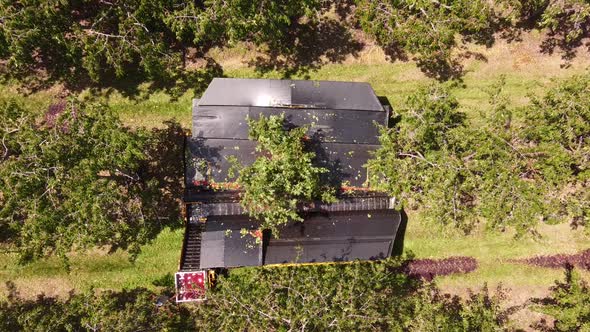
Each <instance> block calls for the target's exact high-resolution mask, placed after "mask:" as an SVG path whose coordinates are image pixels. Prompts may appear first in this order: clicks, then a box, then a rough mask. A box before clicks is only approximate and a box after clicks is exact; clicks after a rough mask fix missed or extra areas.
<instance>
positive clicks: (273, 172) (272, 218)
mask: <svg viewBox="0 0 590 332" xmlns="http://www.w3.org/2000/svg"><path fill="white" fill-rule="evenodd" d="M248 126H249V134H248V136H249V138H250V139H252V140H254V141H256V142H257V146H256V152H257V153H258V157H257V158H256V160H255V161H254V163H253V164H252V165H248V166H245V167H240V165H239V163H238V161H237V160H235V159H234V160H232V163H233V165H235V166H236V167H237V171H238V172H239V175H238V178H237V183H238V184H239V185H240V187H241V188H242V190H243V192H242V193H241V197H240V198H241V201H240V204H242V206H243V207H244V208H245V209H246V211H248V214H249V215H250V216H252V217H254V218H256V219H260V220H261V222H262V223H261V228H263V229H264V228H268V229H270V230H271V231H273V233H274V234H275V235H277V234H278V232H277V228H276V227H277V226H278V225H282V224H285V223H287V222H289V221H303V218H302V217H301V216H300V215H299V213H298V208H300V207H301V206H302V205H303V204H305V203H308V202H311V201H313V200H321V201H323V202H334V201H335V200H336V196H335V194H336V189H335V188H333V187H331V186H329V185H328V184H327V183H326V182H325V181H322V177H321V175H322V174H323V173H326V172H328V170H327V169H326V168H324V167H320V166H317V163H316V162H315V160H314V158H315V153H313V152H311V151H309V146H306V145H309V143H310V142H308V141H309V139H308V138H307V137H306V135H305V133H306V131H307V128H306V127H298V128H288V127H286V126H287V123H286V122H285V117H284V115H280V116H279V115H271V116H269V117H265V116H263V115H261V116H260V118H259V119H258V120H254V119H248Z"/></svg>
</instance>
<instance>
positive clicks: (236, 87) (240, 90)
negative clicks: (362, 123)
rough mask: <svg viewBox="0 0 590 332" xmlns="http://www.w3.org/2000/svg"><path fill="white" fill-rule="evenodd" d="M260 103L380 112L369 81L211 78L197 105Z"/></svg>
mask: <svg viewBox="0 0 590 332" xmlns="http://www.w3.org/2000/svg"><path fill="white" fill-rule="evenodd" d="M206 105H225V106H260V107H293V106H302V107H308V108H330V109H347V110H367V111H383V107H382V106H381V103H380V102H379V99H377V96H376V95H375V92H374V91H373V89H372V88H371V86H370V85H369V84H368V83H356V82H335V81H297V80H272V79H237V78H214V79H213V81H211V83H210V84H209V87H208V88H207V90H206V91H205V93H204V94H203V96H202V97H201V99H200V100H199V102H198V106H206Z"/></svg>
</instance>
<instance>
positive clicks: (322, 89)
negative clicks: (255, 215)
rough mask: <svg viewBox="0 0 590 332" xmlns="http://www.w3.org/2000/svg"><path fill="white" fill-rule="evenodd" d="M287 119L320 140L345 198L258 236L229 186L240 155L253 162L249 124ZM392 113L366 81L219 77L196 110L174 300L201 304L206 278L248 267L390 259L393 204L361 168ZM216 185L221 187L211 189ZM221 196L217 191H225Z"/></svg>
mask: <svg viewBox="0 0 590 332" xmlns="http://www.w3.org/2000/svg"><path fill="white" fill-rule="evenodd" d="M273 114H277V115H278V114H284V116H285V118H286V120H287V121H288V122H289V124H291V125H293V126H301V125H307V126H309V131H308V133H307V136H308V137H311V138H312V139H313V140H314V141H316V142H317V144H316V145H315V146H316V148H315V150H316V151H315V152H316V158H317V160H318V162H319V163H321V165H322V166H324V167H327V168H328V169H329V171H330V175H331V176H333V178H334V179H335V180H336V181H338V183H339V185H340V186H341V187H343V188H344V189H346V190H342V191H341V193H340V194H339V196H338V202H337V203H333V204H323V203H320V202H318V203H315V204H310V205H306V206H305V207H302V211H300V212H301V214H302V216H304V219H305V220H304V222H293V223H290V224H287V225H285V226H282V227H280V228H279V233H280V234H278V236H276V234H270V232H268V231H262V232H260V233H259V234H260V235H261V239H262V241H258V243H257V242H256V241H255V238H254V237H253V236H242V235H241V234H240V230H242V229H247V230H249V231H251V232H252V234H255V232H257V230H258V222H257V221H256V220H251V219H250V218H249V217H248V215H247V213H246V211H245V210H244V209H243V208H242V207H241V206H240V202H239V189H237V188H236V187H235V186H232V183H231V182H228V181H229V180H228V178H227V177H228V169H229V168H230V164H229V163H228V160H227V158H228V157H229V156H235V157H236V158H237V160H239V161H240V163H242V164H245V165H247V164H250V163H252V162H254V160H255V159H256V154H255V146H256V142H254V141H251V140H249V139H248V124H247V118H253V119H256V118H257V117H259V116H260V115H265V116H269V115H273ZM388 119H389V108H388V107H386V106H384V105H382V104H381V102H380V100H379V98H377V96H376V95H375V92H374V91H373V89H372V88H371V86H370V85H369V84H367V83H353V82H331V81H297V80H269V79H230V78H216V79H214V80H213V81H212V82H211V84H210V85H209V87H208V88H207V90H206V91H205V93H204V94H203V96H202V98H201V99H195V100H194V101H193V107H192V136H191V137H190V138H188V139H187V141H186V149H185V158H184V167H185V186H186V187H185V196H184V201H185V204H186V211H187V220H186V231H185V237H184V243H183V247H182V254H181V259H180V269H179V270H180V271H179V273H177V275H176V284H177V289H178V292H177V293H178V296H177V301H179V302H182V301H192V300H197V299H200V298H201V297H202V289H203V288H205V287H206V285H207V278H210V277H212V276H213V274H212V273H210V272H209V271H216V270H219V269H228V268H235V267H243V266H262V265H272V264H289V263H325V262H346V261H353V260H376V259H382V258H386V257H389V256H390V255H391V254H392V248H393V245H394V241H395V238H396V233H397V230H398V227H399V224H400V213H399V212H398V211H396V210H394V209H393V205H394V204H393V203H394V202H393V201H392V198H390V197H388V196H387V195H385V194H383V193H378V192H374V191H370V190H368V188H367V187H366V182H367V170H366V168H365V167H363V166H364V165H365V164H366V162H367V161H368V159H369V158H370V156H371V151H374V150H375V149H377V148H378V147H379V140H378V136H379V131H378V127H377V126H376V124H381V125H387V124H388ZM213 184H215V185H213ZM220 188H221V189H220Z"/></svg>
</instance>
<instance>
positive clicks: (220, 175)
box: [186, 78, 389, 200]
mask: <svg viewBox="0 0 590 332" xmlns="http://www.w3.org/2000/svg"><path fill="white" fill-rule="evenodd" d="M261 96H262V97H261ZM267 97H268V98H267ZM265 98H266V99H268V100H270V101H271V102H267V103H262V102H260V100H262V99H265ZM262 104H264V105H262ZM272 114H284V115H285V118H286V119H287V121H288V122H289V123H290V124H292V125H294V126H302V125H307V126H310V128H309V131H308V133H307V135H308V136H309V137H311V138H312V141H313V142H315V143H316V144H314V149H315V150H316V151H315V152H316V155H317V158H318V160H319V162H320V164H322V166H324V167H326V168H328V169H329V170H330V173H331V174H332V175H333V176H334V177H335V178H337V179H338V180H339V181H341V182H344V183H348V184H349V185H351V186H355V187H361V186H363V185H364V183H365V182H366V180H367V173H366V169H365V168H364V167H363V165H365V164H366V162H367V160H368V159H369V157H370V152H371V151H374V150H376V149H377V148H378V147H379V140H378V136H379V130H378V127H377V126H376V124H381V125H386V124H387V121H388V118H389V112H388V111H387V110H386V109H385V108H383V106H382V105H381V104H380V103H379V100H378V98H377V97H376V95H375V93H374V91H373V89H372V88H371V86H370V85H369V84H367V83H352V82H331V81H291V80H266V79H260V80H258V79H227V78H223V79H214V80H213V82H212V83H211V84H210V86H209V87H208V88H207V90H206V91H205V93H204V95H203V97H202V98H201V99H200V100H195V101H194V103H193V128H192V137H191V138H190V139H189V140H188V142H187V146H188V152H189V154H188V157H189V158H188V160H187V161H188V162H187V164H186V165H187V169H186V175H187V176H186V185H187V188H189V189H190V188H191V187H193V183H194V182H195V181H203V180H206V181H215V182H227V181H228V179H227V171H228V169H229V164H228V162H227V158H228V157H229V156H235V157H236V158H237V160H239V161H240V162H241V163H242V164H245V165H248V164H250V163H252V162H253V161H254V160H255V158H256V156H255V151H254V148H255V142H253V141H250V140H248V124H247V120H246V119H247V118H253V119H256V118H258V117H259V116H260V115H266V116H269V115H272ZM203 161H205V163H203ZM198 165H200V168H199V167H197V166H198ZM204 165H205V167H203V166H204ZM187 199H188V200H190V197H187Z"/></svg>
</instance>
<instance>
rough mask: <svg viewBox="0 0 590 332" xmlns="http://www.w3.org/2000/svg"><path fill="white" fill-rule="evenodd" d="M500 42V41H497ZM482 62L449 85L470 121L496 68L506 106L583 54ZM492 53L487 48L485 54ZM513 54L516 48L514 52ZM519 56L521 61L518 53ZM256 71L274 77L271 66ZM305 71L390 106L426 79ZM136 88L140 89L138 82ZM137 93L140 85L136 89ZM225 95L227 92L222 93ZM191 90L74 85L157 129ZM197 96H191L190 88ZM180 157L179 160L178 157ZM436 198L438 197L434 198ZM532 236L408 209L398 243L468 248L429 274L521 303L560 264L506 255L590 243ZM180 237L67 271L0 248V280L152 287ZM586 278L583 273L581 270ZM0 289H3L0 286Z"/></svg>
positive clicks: (176, 114)
mask: <svg viewBox="0 0 590 332" xmlns="http://www.w3.org/2000/svg"><path fill="white" fill-rule="evenodd" d="M506 47H508V46H506ZM486 52H488V53H486V54H487V55H488V60H487V61H470V62H468V63H467V64H466V70H467V74H466V75H465V77H464V79H463V82H462V83H460V84H458V85H457V86H456V87H455V88H453V93H454V94H455V95H456V96H457V98H458V99H459V102H460V104H461V109H462V110H463V111H465V112H466V113H467V114H468V115H469V117H470V118H471V119H472V120H473V121H474V123H477V119H478V117H480V116H481V113H482V112H484V113H485V112H486V110H488V109H489V106H488V95H487V92H486V91H487V90H488V89H489V88H490V87H491V86H492V85H493V84H495V83H496V82H498V80H499V79H500V78H501V77H502V76H505V79H506V85H505V88H504V93H505V95H506V97H507V98H508V99H509V101H510V102H511V105H513V106H522V105H525V104H526V103H527V102H528V100H529V97H530V95H531V94H539V93H542V92H543V91H545V90H546V89H548V88H549V87H551V86H552V85H554V84H555V82H556V81H559V80H561V79H563V78H565V77H568V76H571V75H574V74H576V73H581V72H583V71H584V70H585V69H584V68H585V67H586V66H587V64H588V63H590V62H580V63H575V64H574V65H573V66H571V67H570V68H568V69H562V68H560V63H559V61H556V60H555V59H554V58H546V59H545V60H546V61H540V60H538V59H536V58H533V59H529V58H527V56H526V54H525V55H519V56H515V57H514V58H513V59H511V60H510V61H508V60H507V59H505V58H504V57H505V56H506V55H509V54H511V50H510V48H509V47H508V49H507V50H499V51H486ZM494 52H496V53H497V54H496V53H494ZM516 55H518V54H516ZM523 59H524V60H523ZM224 74H225V76H227V77H242V78H254V77H260V75H258V74H257V73H255V71H254V70H253V69H251V68H247V67H245V66H233V67H229V68H226V70H225V73H224ZM264 77H275V78H278V77H280V76H279V75H278V74H276V73H270V74H267V75H264ZM309 78H310V79H315V80H338V81H362V82H368V83H370V84H371V85H372V86H373V88H374V89H375V91H376V92H377V94H378V95H379V96H385V97H387V98H388V100H389V101H390V103H391V105H392V106H393V108H394V109H395V108H398V107H400V105H402V102H403V100H404V99H405V98H406V97H407V96H408V95H409V94H411V93H412V92H413V91H415V90H416V88H417V87H418V86H420V85H423V84H428V83H430V82H431V80H430V79H428V78H426V77H424V75H422V74H421V73H420V71H419V70H418V69H417V68H416V67H415V65H413V64H411V63H394V64H390V63H386V62H383V61H378V62H376V63H364V62H363V61H359V62H354V61H350V62H347V63H345V64H330V65H326V66H324V67H322V68H321V69H320V70H318V71H317V72H312V73H310V77H309ZM142 89H143V90H142ZM139 91H140V92H141V91H144V92H145V91H147V87H141V86H140V87H139ZM228 93H231V92H230V91H228ZM0 94H1V95H2V98H7V97H8V98H14V99H17V100H19V101H20V102H21V103H24V104H26V105H27V107H31V108H33V109H36V110H39V111H42V110H44V109H46V108H47V106H49V105H50V104H51V103H54V102H56V101H58V100H59V98H58V97H57V96H58V93H57V92H55V91H52V90H48V91H43V92H37V93H33V94H28V95H22V94H20V93H19V92H18V90H17V89H16V88H14V87H12V86H3V87H0ZM193 97H195V96H193V93H192V92H187V93H185V94H184V95H182V96H180V97H178V98H172V97H171V96H169V95H168V94H166V93H164V92H156V93H147V92H145V93H140V94H139V95H138V96H134V97H128V96H125V95H124V94H121V93H119V92H117V91H115V90H108V91H107V90H103V91H99V92H98V93H97V92H92V93H91V92H90V91H84V92H82V94H81V95H80V97H79V98H80V99H83V100H96V101H100V102H103V103H105V104H107V105H108V106H109V107H111V108H112V109H114V110H115V111H116V112H117V113H118V114H119V115H120V117H121V119H122V121H123V122H124V123H125V124H127V125H129V126H133V127H137V126H145V127H158V126H161V125H162V122H163V121H165V120H168V119H172V118H174V119H176V120H177V121H179V122H180V123H182V124H183V126H185V127H187V128H189V127H190V119H191V111H190V105H191V100H192V98H193ZM197 97H198V96H197ZM179 165H180V164H179ZM441 204H444V202H441ZM540 233H541V234H542V237H541V238H540V239H530V238H525V239H519V240H515V239H514V237H513V235H512V234H510V233H491V234H485V233H477V234H473V235H469V236H462V235H457V234H454V235H453V234H446V235H443V234H441V233H440V232H437V231H436V229H435V228H433V227H430V225H426V224H424V223H423V222H422V221H420V217H419V215H418V214H416V213H412V212H410V213H409V222H408V226H407V233H406V236H405V242H404V245H405V246H404V248H405V251H406V252H407V253H410V252H411V253H412V254H413V255H415V256H416V257H418V258H443V257H449V256H457V255H461V256H473V257H475V258H477V260H478V264H479V267H478V269H477V270H476V271H475V272H473V273H470V274H466V275H454V276H447V277H439V278H437V279H436V282H437V283H438V284H439V285H440V286H441V287H442V288H443V289H444V290H445V291H449V292H453V293H457V294H465V292H466V290H467V289H468V288H479V287H481V286H482V285H483V284H484V283H486V282H487V283H488V284H489V285H490V287H495V286H497V285H498V284H500V283H501V284H503V285H504V286H505V287H506V288H509V289H511V294H512V296H511V301H512V302H514V303H522V302H524V300H526V298H528V297H530V296H542V295H543V294H546V293H547V291H548V288H549V287H550V286H551V284H552V283H553V281H554V280H555V279H560V278H561V277H562V274H563V272H562V271H559V270H551V269H545V268H536V267H528V266H523V265H520V264H515V263H512V262H510V259H514V258H524V257H530V256H533V255H541V254H543V255H546V254H556V253H575V252H577V251H580V250H583V249H587V248H590V242H589V241H588V240H589V237H587V236H586V235H584V234H583V231H581V230H572V229H570V228H569V226H568V225H567V224H562V225H556V226H549V225H541V226H540ZM181 245H182V230H178V229H177V230H166V231H164V232H162V233H161V234H160V236H159V237H158V238H157V239H155V240H154V241H153V242H152V243H151V244H149V245H147V246H145V247H144V248H143V251H142V253H141V255H140V256H139V257H138V259H137V260H136V261H135V262H129V260H128V257H127V255H126V254H125V253H121V252H118V253H115V254H112V255H107V254H106V253H105V252H104V251H101V250H96V251H93V252H90V253H88V254H83V255H73V256H72V257H71V271H70V272H67V271H66V270H65V269H64V268H63V266H62V263H61V262H60V261H59V260H58V259H48V260H42V261H38V262H35V263H31V264H28V265H24V266H20V265H18V264H17V259H16V254H15V253H9V252H2V253H0V282H5V281H8V280H10V281H13V282H15V283H16V285H17V286H18V288H19V289H20V292H21V293H22V294H23V295H26V296H34V295H35V294H38V293H41V292H44V293H46V294H51V295H55V294H60V295H64V294H67V292H68V291H69V290H71V289H75V290H85V289H88V288H91V287H93V288H97V289H120V288H125V287H138V286H141V287H148V288H153V287H155V286H154V285H153V282H154V281H155V280H158V279H162V278H163V277H165V276H166V275H167V274H173V273H174V272H175V271H176V269H177V267H178V261H179V255H180V249H181ZM584 276H585V277H586V278H587V279H590V278H589V275H588V274H587V273H584ZM2 293H3V294H5V291H4V292H2Z"/></svg>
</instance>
